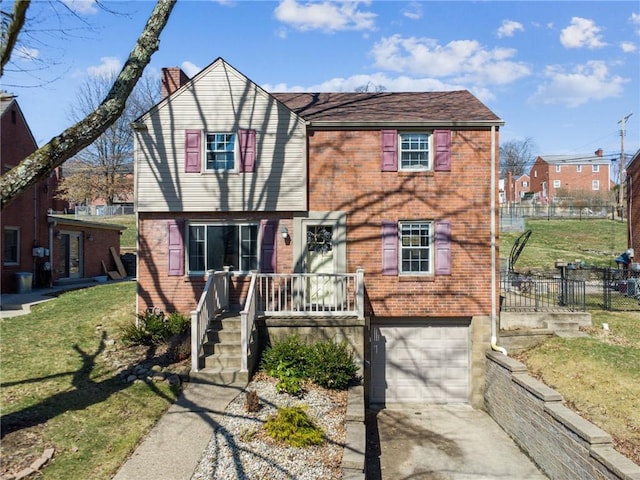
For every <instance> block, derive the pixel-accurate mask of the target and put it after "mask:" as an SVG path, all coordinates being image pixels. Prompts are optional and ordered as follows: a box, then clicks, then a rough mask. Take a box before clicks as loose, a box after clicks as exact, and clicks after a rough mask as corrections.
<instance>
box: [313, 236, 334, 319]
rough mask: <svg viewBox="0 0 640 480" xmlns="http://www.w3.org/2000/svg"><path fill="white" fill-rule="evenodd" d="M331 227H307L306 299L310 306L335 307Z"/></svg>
mask: <svg viewBox="0 0 640 480" xmlns="http://www.w3.org/2000/svg"><path fill="white" fill-rule="evenodd" d="M333 228H334V227H333V225H307V231H306V235H307V248H306V257H307V258H306V266H307V273H311V274H314V275H313V276H311V277H309V279H308V282H307V299H308V300H309V302H310V303H311V304H312V305H317V306H323V307H331V306H334V305H335V302H336V298H335V294H336V289H335V276H334V274H335V273H336V270H335V262H334V244H333V233H334V232H333Z"/></svg>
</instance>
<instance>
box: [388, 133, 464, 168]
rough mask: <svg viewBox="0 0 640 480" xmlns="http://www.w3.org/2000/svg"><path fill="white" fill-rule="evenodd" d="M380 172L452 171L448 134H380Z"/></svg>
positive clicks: (449, 134) (449, 136) (449, 137)
mask: <svg viewBox="0 0 640 480" xmlns="http://www.w3.org/2000/svg"><path fill="white" fill-rule="evenodd" d="M380 133H381V145H382V164H381V168H382V171H383V172H397V171H398V170H404V171H430V170H433V171H436V172H449V171H451V131H450V130H434V131H433V133H431V132H398V131H397V130H381V132H380Z"/></svg>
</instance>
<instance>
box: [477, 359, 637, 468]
mask: <svg viewBox="0 0 640 480" xmlns="http://www.w3.org/2000/svg"><path fill="white" fill-rule="evenodd" d="M486 357H487V376H486V383H485V406H486V408H487V411H488V412H489V414H490V415H491V416H492V417H493V419H494V420H495V421H496V422H497V423H498V424H499V425H500V426H501V427H502V429H503V430H505V431H506V432H507V433H508V434H509V435H510V436H511V437H512V438H513V440H514V441H515V442H516V443H517V444H518V445H519V446H520V448H522V449H523V450H524V451H525V452H526V453H527V454H528V455H529V457H531V459H532V460H533V461H534V462H535V463H536V464H538V466H539V467H540V469H541V470H542V471H543V472H544V473H545V474H546V475H547V476H548V477H549V478H550V479H551V480H564V479H566V480H574V479H576V478H579V479H581V480H590V479H594V480H596V479H597V480H609V479H621V480H640V466H638V465H636V464H635V463H633V462H632V461H631V460H629V459H628V458H627V457H625V456H623V455H621V454H620V453H618V452H616V451H615V450H614V449H613V446H612V439H611V436H610V435H609V434H608V433H606V432H605V431H603V430H601V429H600V428H598V427H596V426H595V425H594V424H592V423H591V422H588V421H586V420H585V419H583V418H582V417H580V416H579V415H577V414H576V413H575V412H573V411H572V410H571V409H569V408H567V407H565V406H564V405H563V403H562V397H561V395H560V394H559V393H558V392H556V391H555V390H553V389H551V388H549V387H547V386H546V385H544V384H543V383H541V382H539V381H538V380H536V379H534V378H533V377H531V376H530V375H529V374H528V373H527V368H526V366H525V365H523V364H522V363H520V362H518V361H516V360H514V359H512V358H509V357H506V356H504V355H502V354H500V353H498V352H493V351H491V352H487V354H486Z"/></svg>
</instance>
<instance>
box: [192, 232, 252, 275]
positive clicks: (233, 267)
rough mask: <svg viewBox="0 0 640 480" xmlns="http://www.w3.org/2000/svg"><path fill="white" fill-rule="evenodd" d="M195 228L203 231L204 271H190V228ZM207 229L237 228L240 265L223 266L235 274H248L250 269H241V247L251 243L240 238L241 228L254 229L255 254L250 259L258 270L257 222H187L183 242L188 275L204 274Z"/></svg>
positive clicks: (206, 261)
mask: <svg viewBox="0 0 640 480" xmlns="http://www.w3.org/2000/svg"><path fill="white" fill-rule="evenodd" d="M195 227H202V228H203V229H204V241H203V242H204V252H203V256H204V260H203V262H204V266H205V269H204V270H192V269H191V232H192V228H195ZM207 227H233V228H237V229H238V245H237V251H238V259H237V260H238V263H240V265H223V266H224V267H230V270H231V271H233V272H235V273H249V272H250V271H251V270H252V269H242V268H241V267H242V265H241V264H242V261H243V254H242V245H243V242H246V241H250V242H251V241H252V240H251V239H248V240H247V239H243V237H242V227H254V228H255V229H256V238H255V242H253V243H254V245H255V254H251V255H250V257H255V269H258V267H259V265H260V242H261V238H260V224H259V223H258V222H224V223H219V222H198V221H194V222H189V223H188V225H187V235H186V236H187V238H186V242H185V262H186V269H185V270H186V272H187V274H188V275H194V274H202V273H205V272H206V267H207V264H208V263H211V262H208V259H207V255H208V241H209V240H208V237H207ZM223 263H224V259H223Z"/></svg>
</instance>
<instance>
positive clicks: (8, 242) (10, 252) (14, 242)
mask: <svg viewBox="0 0 640 480" xmlns="http://www.w3.org/2000/svg"><path fill="white" fill-rule="evenodd" d="M3 234H4V243H3V246H4V248H3V252H2V263H4V264H5V265H18V263H20V230H19V229H17V228H11V227H5V229H4V233H3Z"/></svg>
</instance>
